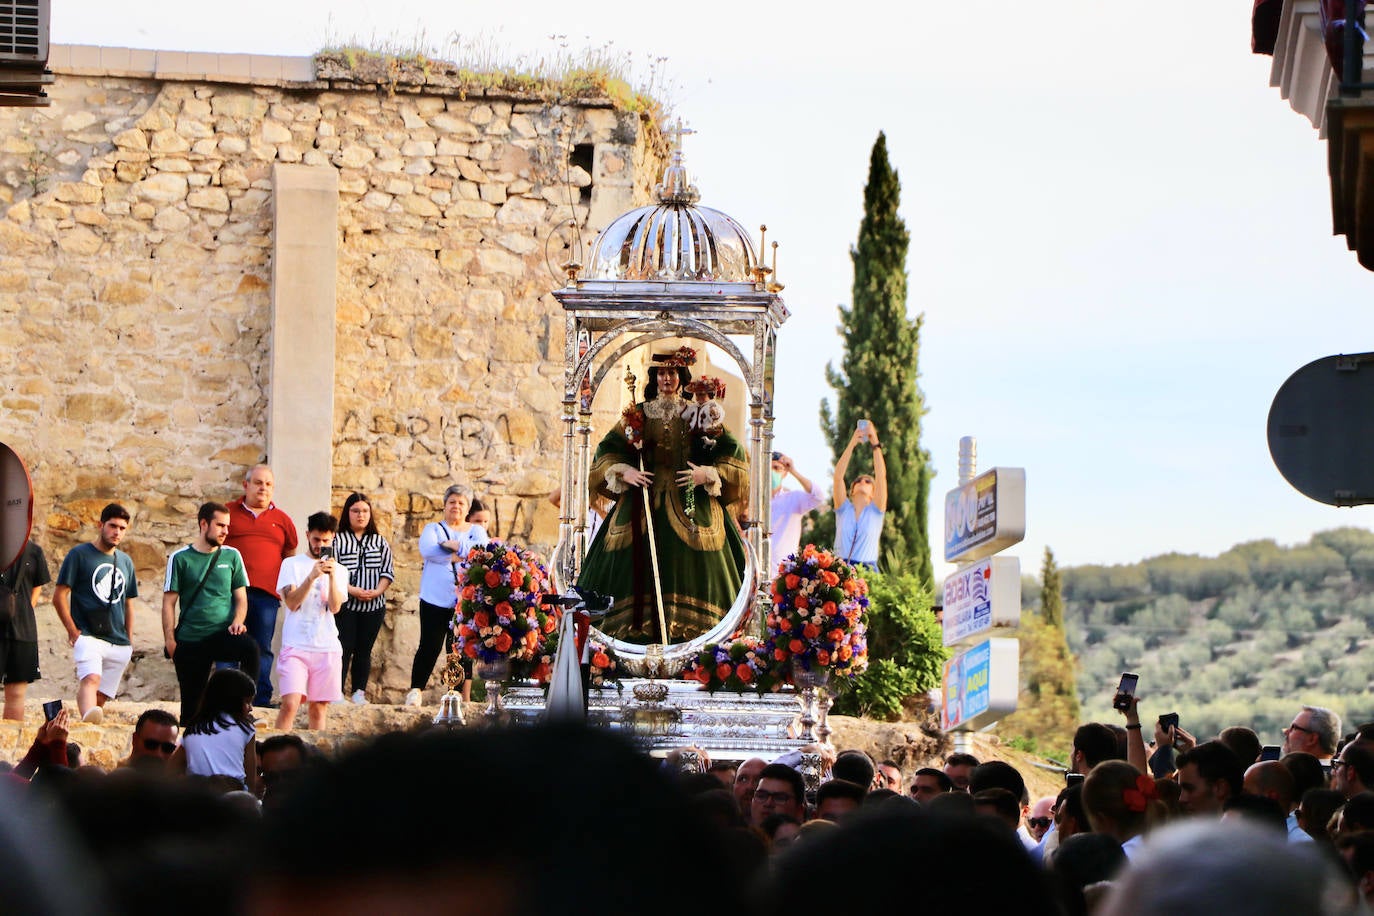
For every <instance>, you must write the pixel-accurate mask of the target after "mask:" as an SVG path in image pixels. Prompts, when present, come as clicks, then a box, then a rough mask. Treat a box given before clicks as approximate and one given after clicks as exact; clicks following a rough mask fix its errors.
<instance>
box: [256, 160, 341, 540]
mask: <svg viewBox="0 0 1374 916" xmlns="http://www.w3.org/2000/svg"><path fill="white" fill-rule="evenodd" d="M272 189H273V198H272V200H273V231H272V357H271V361H270V364H271V376H270V381H269V383H268V385H269V387H268V395H267V404H268V408H267V460H268V463H269V464H271V465H272V470H273V473H274V475H275V477H276V483H277V486H276V494H275V497H274V499H275V501H276V503H277V505H278V506H280V507H281V508H282V509H283V510H285V511H286V512H287V513H289V514H290V515H291V518H292V519H293V520H294V521H295V522H296V528H297V530H298V531H299V532H300V535H301V539H302V541H304V539H305V520H306V518H307V517H308V516H309V515H310V513H312V512H319V511H327V510H329V509H330V508H331V507H330V493H331V490H330V485H331V482H332V471H333V461H332V453H333V448H334V315H335V293H334V288H335V283H336V278H337V276H338V271H337V261H338V242H339V229H338V209H339V174H338V172H337V171H336V170H335V169H332V168H328V167H317V166H308V165H284V164H280V163H279V164H277V165H275V166H274V167H273V169H272Z"/></svg>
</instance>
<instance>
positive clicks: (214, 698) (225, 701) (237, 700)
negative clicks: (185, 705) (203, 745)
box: [186, 668, 258, 735]
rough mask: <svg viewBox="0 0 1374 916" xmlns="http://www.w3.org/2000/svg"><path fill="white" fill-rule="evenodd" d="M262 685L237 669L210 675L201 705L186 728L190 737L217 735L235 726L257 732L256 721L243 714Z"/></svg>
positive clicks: (224, 669)
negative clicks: (254, 726) (259, 685)
mask: <svg viewBox="0 0 1374 916" xmlns="http://www.w3.org/2000/svg"><path fill="white" fill-rule="evenodd" d="M257 689H258V685H257V684H256V683H255V682H254V681H253V679H252V678H251V677H249V676H248V675H246V674H244V673H243V672H242V671H240V670H239V669H237V668H221V669H219V670H218V671H216V672H215V673H214V674H212V675H210V680H208V681H207V682H206V683H205V692H204V693H203V694H201V696H200V705H199V706H198V707H196V713H195V715H193V716H192V717H191V722H190V724H188V725H187V726H186V734H188V735H213V734H215V733H216V732H218V731H222V730H224V729H226V728H233V727H234V726H235V725H240V726H243V727H244V728H247V729H248V730H250V731H251V730H252V729H253V720H252V719H251V718H250V717H249V716H248V714H247V713H245V712H244V711H243V701H244V700H251V699H252V698H253V694H255V693H256V692H257Z"/></svg>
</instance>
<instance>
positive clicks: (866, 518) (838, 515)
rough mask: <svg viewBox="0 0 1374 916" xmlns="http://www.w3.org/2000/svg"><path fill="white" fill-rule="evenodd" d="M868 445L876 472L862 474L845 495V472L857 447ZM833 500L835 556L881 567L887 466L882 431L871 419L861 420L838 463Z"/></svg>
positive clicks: (858, 563) (856, 478)
mask: <svg viewBox="0 0 1374 916" xmlns="http://www.w3.org/2000/svg"><path fill="white" fill-rule="evenodd" d="M861 442H867V443H868V445H869V446H870V448H872V450H873V473H872V474H860V475H859V476H857V477H855V478H854V482H853V483H852V484H850V485H849V489H848V496H847V497H846V495H845V472H846V471H848V470H849V460H850V458H852V457H853V455H854V448H855V446H857V445H858V444H859V443H861ZM832 484H833V487H834V489H833V496H832V499H833V500H834V503H835V553H837V554H839V556H840V558H841V559H843V560H844V561H845V562H846V563H851V564H855V565H863V566H868V567H871V568H873V569H877V568H878V545H879V540H880V538H881V536H882V533H883V516H884V515H885V514H886V513H887V464H886V463H885V462H884V461H883V447H882V445H881V444H880V443H879V442H878V428H877V427H876V426H874V425H873V422H872V421H871V420H860V421H859V422H858V425H857V427H856V428H855V430H854V435H852V436H850V437H849V444H848V445H847V446H845V449H844V453H843V454H841V455H840V460H839V461H837V462H835V479H834V480H833V481H832Z"/></svg>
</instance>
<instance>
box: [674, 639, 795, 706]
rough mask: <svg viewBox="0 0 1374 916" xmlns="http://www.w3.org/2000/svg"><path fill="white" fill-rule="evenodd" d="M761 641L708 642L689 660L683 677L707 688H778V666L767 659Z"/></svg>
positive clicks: (764, 646) (759, 691) (740, 691)
mask: <svg viewBox="0 0 1374 916" xmlns="http://www.w3.org/2000/svg"><path fill="white" fill-rule="evenodd" d="M769 659H770V656H769V651H768V646H767V645H766V644H765V643H764V641H763V640H761V639H758V638H756V637H753V636H745V637H743V638H741V639H735V640H731V641H730V642H721V643H711V644H710V645H709V646H706V647H705V648H704V649H702V650H701V651H700V652H698V653H697V654H696V655H695V656H693V657H692V658H691V659H690V660H689V661H688V662H687V667H686V668H685V669H683V672H682V676H683V677H684V678H685V679H686V680H689V681H696V682H697V683H698V684H700V685H701V686H702V687H704V688H705V689H706V690H709V691H711V692H712V693H715V692H716V691H717V690H733V691H736V692H738V693H743V692H745V691H746V690H752V691H756V692H758V693H767V692H768V691H770V690H774V689H776V688H777V686H778V684H779V682H780V678H779V677H778V670H779V669H778V666H776V665H774V664H772V663H771V661H770V660H769Z"/></svg>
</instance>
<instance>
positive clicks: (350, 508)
mask: <svg viewBox="0 0 1374 916" xmlns="http://www.w3.org/2000/svg"><path fill="white" fill-rule="evenodd" d="M334 555H335V556H336V557H337V558H338V560H339V563H340V564H341V565H343V566H344V567H345V568H346V569H347V570H348V600H347V601H345V602H344V606H343V607H342V608H340V609H339V613H338V616H337V617H336V618H335V621H334V622H335V623H336V624H337V626H338V628H339V642H340V643H341V644H342V645H343V671H342V672H341V673H340V674H341V677H342V679H343V689H344V693H347V692H348V674H349V671H350V670H351V671H352V673H353V702H354V703H357V704H359V705H361V704H363V703H366V702H367V695H366V690H367V679H368V677H369V676H370V675H371V674H372V646H373V644H374V643H376V642H377V634H378V633H379V632H381V629H382V620H383V619H384V618H385V617H386V595H385V593H386V590H387V588H388V587H389V586H390V585H391V581H392V579H394V578H395V577H396V576H395V573H393V572H392V569H391V545H390V544H388V543H387V542H386V539H385V538H383V537H382V536H381V535H380V534H378V533H377V520H376V519H374V518H373V517H372V504H371V503H369V502H368V501H367V497H366V496H364V495H363V494H361V493H353V494H350V495H349V497H348V499H346V500H344V504H343V511H342V512H340V513H339V534H338V536H337V537H336V538H334Z"/></svg>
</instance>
